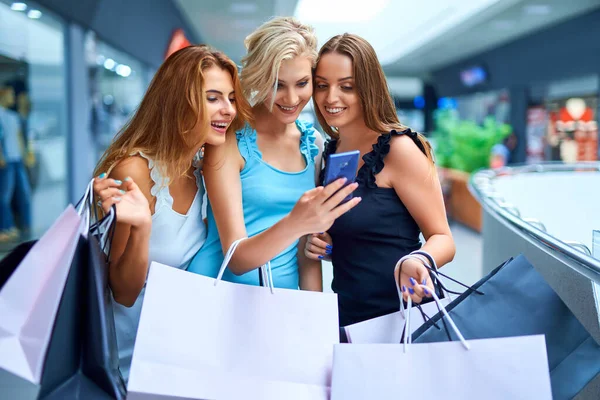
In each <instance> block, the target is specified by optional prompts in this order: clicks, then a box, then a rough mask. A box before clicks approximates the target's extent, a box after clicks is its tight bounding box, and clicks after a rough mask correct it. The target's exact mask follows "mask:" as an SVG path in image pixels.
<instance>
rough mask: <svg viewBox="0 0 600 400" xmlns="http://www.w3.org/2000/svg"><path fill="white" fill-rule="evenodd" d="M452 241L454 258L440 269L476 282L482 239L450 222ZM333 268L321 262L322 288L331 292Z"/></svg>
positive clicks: (452, 286) (455, 287)
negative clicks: (453, 243) (454, 250)
mask: <svg viewBox="0 0 600 400" xmlns="http://www.w3.org/2000/svg"><path fill="white" fill-rule="evenodd" d="M450 227H451V229H452V235H453V236H454V242H455V243H456V255H455V257H454V260H453V261H452V262H451V263H449V264H447V265H445V266H444V267H443V269H442V270H441V271H442V272H443V273H444V274H446V275H449V276H451V277H452V278H454V279H456V280H458V281H460V282H462V283H464V284H466V285H471V284H473V283H475V282H477V281H478V280H479V279H480V278H481V277H482V276H483V272H482V266H481V259H482V254H481V251H482V239H481V236H480V234H479V233H477V232H475V231H473V230H471V229H469V228H467V227H465V226H464V225H461V224H459V223H452V224H451V225H450ZM332 279H333V269H332V266H331V263H328V262H327V263H324V264H323V289H324V291H326V292H331V280H332ZM446 286H447V287H448V289H450V290H456V291H463V290H464V288H463V287H462V286H460V285H457V284H455V283H453V282H447V285H446Z"/></svg>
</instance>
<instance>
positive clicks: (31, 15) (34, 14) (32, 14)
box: [27, 10, 42, 19]
mask: <svg viewBox="0 0 600 400" xmlns="http://www.w3.org/2000/svg"><path fill="white" fill-rule="evenodd" d="M27 16H28V17H29V18H31V19H40V18H41V17H42V12H41V11H40V10H29V11H28V12H27Z"/></svg>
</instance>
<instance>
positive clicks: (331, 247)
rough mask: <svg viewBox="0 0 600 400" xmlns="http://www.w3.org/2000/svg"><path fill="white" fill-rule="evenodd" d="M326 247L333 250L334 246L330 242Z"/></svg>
mask: <svg viewBox="0 0 600 400" xmlns="http://www.w3.org/2000/svg"><path fill="white" fill-rule="evenodd" d="M325 248H326V249H327V250H332V249H333V246H331V245H330V244H328V245H327V246H325Z"/></svg>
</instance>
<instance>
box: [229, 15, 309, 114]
mask: <svg viewBox="0 0 600 400" xmlns="http://www.w3.org/2000/svg"><path fill="white" fill-rule="evenodd" d="M244 44H245V45H246V49H247V51H248V53H247V54H246V56H244V58H242V72H241V77H240V79H241V82H242V87H243V90H244V95H245V96H246V98H247V99H248V100H249V101H250V103H251V105H252V106H255V105H258V104H261V103H264V102H265V100H266V99H267V97H269V94H271V93H272V94H273V100H272V101H271V104H269V106H268V108H269V110H271V109H272V108H273V102H274V101H275V92H276V91H277V79H278V75H279V68H280V67H281V63H282V62H283V61H284V60H291V59H292V58H294V57H299V56H306V57H308V58H309V59H311V61H312V64H313V67H314V66H315V64H316V60H317V37H316V35H315V33H314V30H313V27H312V26H309V25H304V24H302V23H300V21H298V20H297V19H295V18H293V17H275V18H273V19H271V20H269V21H267V22H265V23H264V24H262V25H261V26H260V27H259V28H258V29H257V30H255V31H254V32H252V33H251V34H250V35H248V37H247V38H246V40H245V41H244Z"/></svg>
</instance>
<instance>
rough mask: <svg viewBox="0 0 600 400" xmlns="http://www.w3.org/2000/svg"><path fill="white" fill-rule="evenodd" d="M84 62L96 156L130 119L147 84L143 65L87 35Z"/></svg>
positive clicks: (93, 35) (90, 32)
mask: <svg viewBox="0 0 600 400" xmlns="http://www.w3.org/2000/svg"><path fill="white" fill-rule="evenodd" d="M85 46H86V49H85V51H86V63H87V67H88V76H89V82H90V129H91V133H92V137H93V138H94V141H95V146H96V158H99V157H100V156H101V155H102V153H103V152H104V150H105V149H106V148H107V147H108V145H109V144H110V142H111V141H112V139H113V138H114V136H115V134H117V133H118V132H119V130H120V129H121V128H122V127H123V125H124V124H125V123H126V122H127V121H128V120H129V118H130V116H131V114H132V113H133V112H134V111H135V110H136V108H137V106H138V104H139V102H140V101H141V99H142V97H143V95H144V91H145V90H146V87H147V85H148V83H149V82H148V80H147V77H148V74H147V73H146V68H145V66H144V65H143V64H142V63H141V62H140V61H138V60H136V59H134V58H133V57H131V56H129V55H128V54H125V53H123V52H121V51H119V50H117V49H115V48H113V47H112V46H110V45H108V44H106V43H104V42H102V41H101V40H99V39H98V38H97V37H96V35H95V34H94V32H92V31H89V32H88V33H87V35H86V43H85Z"/></svg>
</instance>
